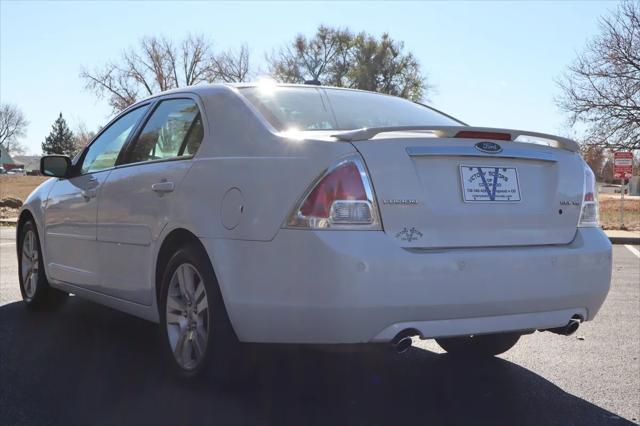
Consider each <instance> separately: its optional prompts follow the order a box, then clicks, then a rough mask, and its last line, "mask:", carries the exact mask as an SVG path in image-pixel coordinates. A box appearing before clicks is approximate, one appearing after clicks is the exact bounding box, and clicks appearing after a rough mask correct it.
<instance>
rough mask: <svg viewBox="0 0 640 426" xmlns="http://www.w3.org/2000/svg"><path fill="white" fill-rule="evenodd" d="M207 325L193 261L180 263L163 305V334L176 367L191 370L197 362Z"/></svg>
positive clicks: (200, 282) (206, 308)
mask: <svg viewBox="0 0 640 426" xmlns="http://www.w3.org/2000/svg"><path fill="white" fill-rule="evenodd" d="M210 326H211V324H209V304H208V301H207V291H206V289H205V285H204V281H203V280H202V277H201V275H200V273H199V272H198V270H197V269H196V268H195V267H194V266H193V265H191V264H189V263H183V264H181V265H180V266H178V267H177V268H176V270H175V271H174V273H173V275H172V277H171V281H170V282H169V289H168V293H167V306H166V327H167V335H168V336H169V343H170V345H171V349H172V351H173V356H174V358H175V359H176V361H177V362H178V364H179V365H180V367H182V368H184V369H186V370H192V369H194V368H196V367H197V366H198V365H199V364H200V362H201V361H202V359H203V357H204V356H205V352H206V348H207V339H208V335H209V327H210Z"/></svg>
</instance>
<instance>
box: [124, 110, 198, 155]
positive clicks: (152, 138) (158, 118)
mask: <svg viewBox="0 0 640 426" xmlns="http://www.w3.org/2000/svg"><path fill="white" fill-rule="evenodd" d="M203 136H204V131H203V126H202V116H201V114H200V110H199V109H198V105H197V104H196V102H195V101H193V100H192V99H167V100H164V101H161V102H160V103H159V104H158V106H157V107H156V109H155V111H153V114H151V117H150V118H149V120H147V122H146V124H145V125H144V128H143V129H142V131H141V132H140V135H139V136H138V138H137V139H136V141H135V142H134V143H133V144H132V145H131V147H130V148H129V152H128V154H127V159H126V161H125V162H126V163H140V162H145V161H157V160H167V159H173V158H179V157H185V156H191V155H193V154H195V152H196V151H197V150H198V147H199V146H200V144H201V142H202V138H203Z"/></svg>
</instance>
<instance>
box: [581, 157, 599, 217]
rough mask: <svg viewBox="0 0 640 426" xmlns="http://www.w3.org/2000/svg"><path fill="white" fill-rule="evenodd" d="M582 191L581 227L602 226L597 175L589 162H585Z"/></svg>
mask: <svg viewBox="0 0 640 426" xmlns="http://www.w3.org/2000/svg"><path fill="white" fill-rule="evenodd" d="M582 193H583V196H582V207H581V208H580V221H579V222H578V226H579V227H581V228H586V227H598V226H600V213H599V211H598V210H599V209H598V193H597V190H596V177H595V176H594V175H593V172H592V171H591V167H589V166H588V165H587V164H584V188H583V192H582Z"/></svg>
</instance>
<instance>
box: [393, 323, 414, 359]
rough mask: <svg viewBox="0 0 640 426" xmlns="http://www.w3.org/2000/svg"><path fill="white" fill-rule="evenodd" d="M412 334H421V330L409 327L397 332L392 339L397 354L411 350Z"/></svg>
mask: <svg viewBox="0 0 640 426" xmlns="http://www.w3.org/2000/svg"><path fill="white" fill-rule="evenodd" d="M411 336H421V334H420V332H419V331H418V330H416V329H413V328H407V329H405V330H402V331H401V332H400V333H398V334H396V337H394V338H393V340H392V341H391V348H392V349H393V350H394V352H395V353H397V354H403V353H405V352H406V351H408V350H409V348H410V347H411V345H412V344H413V341H412V340H411Z"/></svg>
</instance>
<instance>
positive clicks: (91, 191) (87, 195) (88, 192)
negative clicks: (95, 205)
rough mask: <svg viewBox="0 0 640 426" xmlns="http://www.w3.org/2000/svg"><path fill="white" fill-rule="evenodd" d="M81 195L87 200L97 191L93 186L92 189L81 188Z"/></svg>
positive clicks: (93, 196)
mask: <svg viewBox="0 0 640 426" xmlns="http://www.w3.org/2000/svg"><path fill="white" fill-rule="evenodd" d="M81 194H82V196H83V197H84V200H85V201H89V200H90V199H92V198H95V196H96V194H97V191H96V190H95V188H92V189H83V190H82V191H81Z"/></svg>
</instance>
